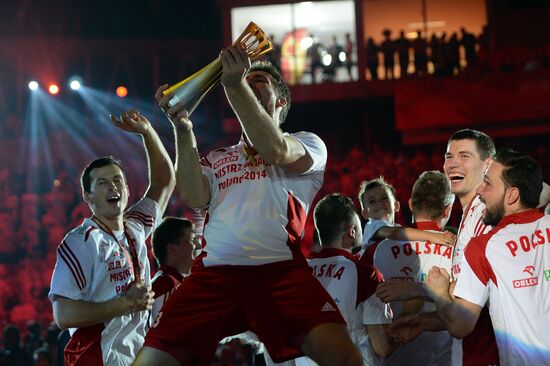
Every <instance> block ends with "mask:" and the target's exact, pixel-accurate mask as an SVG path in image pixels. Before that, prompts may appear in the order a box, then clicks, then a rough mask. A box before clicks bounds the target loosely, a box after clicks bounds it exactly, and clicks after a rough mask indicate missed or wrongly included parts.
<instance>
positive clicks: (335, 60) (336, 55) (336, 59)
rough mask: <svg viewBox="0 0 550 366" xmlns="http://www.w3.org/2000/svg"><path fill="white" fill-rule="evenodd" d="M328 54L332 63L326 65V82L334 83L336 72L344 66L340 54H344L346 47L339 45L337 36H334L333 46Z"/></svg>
mask: <svg viewBox="0 0 550 366" xmlns="http://www.w3.org/2000/svg"><path fill="white" fill-rule="evenodd" d="M327 52H328V54H329V55H330V63H329V64H328V65H325V81H334V79H335V78H336V70H337V69H338V68H339V67H341V66H342V60H341V58H340V57H341V56H340V54H344V47H342V45H341V44H339V43H338V39H337V38H336V36H332V44H331V45H330V47H329V48H328V50H327Z"/></svg>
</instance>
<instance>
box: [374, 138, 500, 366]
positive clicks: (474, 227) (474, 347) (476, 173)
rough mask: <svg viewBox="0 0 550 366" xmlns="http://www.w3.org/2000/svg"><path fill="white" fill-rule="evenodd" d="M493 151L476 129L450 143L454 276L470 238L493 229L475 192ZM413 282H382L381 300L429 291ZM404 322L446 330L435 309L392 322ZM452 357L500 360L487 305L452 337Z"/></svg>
mask: <svg viewBox="0 0 550 366" xmlns="http://www.w3.org/2000/svg"><path fill="white" fill-rule="evenodd" d="M494 154H495V145H494V143H493V140H492V139H491V137H489V136H488V135H487V134H485V133H483V132H481V131H477V130H471V129H464V130H460V131H457V132H455V133H454V134H453V135H452V136H451V138H450V139H449V141H448V143H447V151H446V153H445V163H444V165H443V170H444V172H445V175H446V176H447V179H449V181H450V184H451V192H453V193H454V194H455V195H456V196H457V197H458V199H459V200H460V204H461V205H462V208H463V214H462V220H461V222H460V227H459V229H458V234H457V238H456V244H455V246H454V250H453V258H452V263H453V264H452V275H453V278H454V279H456V278H457V277H458V276H459V275H460V266H461V263H462V257H463V253H464V249H465V247H466V245H467V243H468V242H469V241H470V239H471V238H473V237H475V236H478V235H480V234H483V233H484V232H486V231H488V230H489V229H490V228H488V227H487V226H485V225H484V224H483V222H482V216H483V211H484V208H485V205H484V204H483V202H481V201H480V200H479V197H478V196H477V195H476V189H477V188H478V187H479V186H480V184H481V183H482V180H483V174H484V173H485V171H486V170H487V168H488V167H489V165H490V164H491V161H492V160H491V158H492V156H493V155H494ZM414 285H415V284H414V283H411V286H408V287H407V286H392V284H391V283H384V284H382V285H381V286H382V287H383V290H384V291H378V293H379V295H380V298H381V299H382V301H397V300H407V299H411V298H414V297H423V296H427V295H428V294H426V291H425V289H424V288H423V287H422V286H414ZM404 324H408V326H412V327H413V328H414V331H413V332H412V334H414V335H417V334H419V333H420V332H422V331H440V330H444V325H443V324H442V323H441V322H440V321H439V319H438V317H437V314H436V313H434V312H432V313H422V314H419V315H410V316H404V317H401V318H400V319H397V321H396V322H394V324H393V326H399V327H401V326H403V325H404ZM407 332H408V331H407ZM414 335H412V337H414ZM407 339H410V338H409V336H406V337H405V338H404V340H405V341H406V340H407ZM452 358H453V360H452V362H453V365H464V366H470V365H471V366H478V365H496V364H498V363H499V361H498V350H497V346H496V340H495V334H494V331H493V327H492V324H491V319H490V318H489V312H488V310H487V309H485V310H484V311H483V312H482V315H481V317H480V318H479V321H478V323H477V325H476V328H475V330H474V332H472V334H471V335H470V336H469V337H467V338H465V339H463V340H456V339H455V340H453V352H452Z"/></svg>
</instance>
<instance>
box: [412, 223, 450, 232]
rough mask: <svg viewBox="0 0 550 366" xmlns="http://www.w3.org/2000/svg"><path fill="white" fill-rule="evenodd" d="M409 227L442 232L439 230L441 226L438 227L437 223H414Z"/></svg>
mask: <svg viewBox="0 0 550 366" xmlns="http://www.w3.org/2000/svg"><path fill="white" fill-rule="evenodd" d="M411 227H412V228H415V229H419V230H433V231H443V230H441V226H439V224H438V223H436V222H433V221H420V222H415V223H414V224H412V225H411Z"/></svg>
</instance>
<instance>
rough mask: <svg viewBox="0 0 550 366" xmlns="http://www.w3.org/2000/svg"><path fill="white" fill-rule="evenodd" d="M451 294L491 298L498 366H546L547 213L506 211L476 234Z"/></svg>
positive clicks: (549, 298)
mask: <svg viewBox="0 0 550 366" xmlns="http://www.w3.org/2000/svg"><path fill="white" fill-rule="evenodd" d="M454 295H455V296H458V297H461V298H463V299H465V300H467V301H469V302H472V303H474V304H477V305H480V306H484V305H485V304H486V303H487V301H489V312H490V314H491V321H492V323H493V327H494V329H495V333H496V338H497V345H498V351H499V357H500V362H501V364H502V365H513V366H516V365H550V316H549V314H550V216H549V215H544V214H543V213H542V212H540V211H539V210H537V209H533V210H529V211H525V212H521V213H518V214H513V215H509V216H506V217H504V218H503V219H502V220H501V221H500V223H499V224H498V226H497V227H495V228H494V229H493V230H491V231H490V232H489V233H488V234H486V235H482V236H481V237H478V238H474V239H473V240H472V241H471V242H470V243H469V244H468V247H467V248H466V254H465V261H464V262H463V263H462V269H461V273H460V276H459V278H458V282H457V284H456V288H455V291H454Z"/></svg>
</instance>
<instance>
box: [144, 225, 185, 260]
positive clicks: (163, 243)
mask: <svg viewBox="0 0 550 366" xmlns="http://www.w3.org/2000/svg"><path fill="white" fill-rule="evenodd" d="M184 230H193V222H192V221H191V220H188V219H182V218H179V217H172V216H167V217H165V218H164V220H162V222H161V223H160V225H159V226H157V228H156V229H155V231H154V232H153V236H152V238H151V245H152V247H153V255H154V256H155V259H156V260H157V264H158V265H161V264H164V263H165V262H166V247H167V246H168V244H174V243H175V242H176V240H177V239H178V238H179V237H180V236H182V235H183V233H184Z"/></svg>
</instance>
